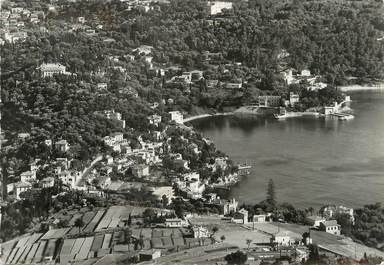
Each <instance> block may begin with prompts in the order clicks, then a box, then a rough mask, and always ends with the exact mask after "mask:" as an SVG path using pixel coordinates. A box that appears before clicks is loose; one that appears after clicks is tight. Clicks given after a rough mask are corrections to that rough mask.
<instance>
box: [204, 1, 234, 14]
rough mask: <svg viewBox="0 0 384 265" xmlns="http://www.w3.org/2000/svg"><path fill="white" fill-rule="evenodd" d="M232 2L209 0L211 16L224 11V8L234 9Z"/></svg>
mask: <svg viewBox="0 0 384 265" xmlns="http://www.w3.org/2000/svg"><path fill="white" fill-rule="evenodd" d="M232 7H233V3H232V2H222V1H214V2H208V8H209V14H210V15H211V16H213V15H217V14H220V13H222V12H223V10H224V9H232Z"/></svg>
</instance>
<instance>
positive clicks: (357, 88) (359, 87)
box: [339, 82, 384, 92]
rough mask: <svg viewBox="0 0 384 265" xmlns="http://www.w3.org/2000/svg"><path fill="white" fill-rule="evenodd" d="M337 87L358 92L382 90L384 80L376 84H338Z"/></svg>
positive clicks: (345, 90) (344, 90) (343, 90)
mask: <svg viewBox="0 0 384 265" xmlns="http://www.w3.org/2000/svg"><path fill="white" fill-rule="evenodd" d="M339 89H340V90H341V91H342V92H355V91H356V92H358V91H373V90H384V82H381V83H378V84H376V85H357V84H355V85H348V86H340V87H339Z"/></svg>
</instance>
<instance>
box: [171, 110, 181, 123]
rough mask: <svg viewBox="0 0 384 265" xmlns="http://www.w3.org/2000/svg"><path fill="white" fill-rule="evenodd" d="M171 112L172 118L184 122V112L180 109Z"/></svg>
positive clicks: (177, 121)
mask: <svg viewBox="0 0 384 265" xmlns="http://www.w3.org/2000/svg"><path fill="white" fill-rule="evenodd" d="M169 114H170V115H171V120H172V121H175V122H176V123H179V124H182V123H183V120H184V118H183V114H182V113H181V112H180V111H170V112H169Z"/></svg>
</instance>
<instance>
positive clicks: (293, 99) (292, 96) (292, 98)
mask: <svg viewBox="0 0 384 265" xmlns="http://www.w3.org/2000/svg"><path fill="white" fill-rule="evenodd" d="M299 102H300V96H299V95H298V94H296V93H293V92H290V93H289V104H290V105H291V106H292V107H294V106H295V104H296V103H299Z"/></svg>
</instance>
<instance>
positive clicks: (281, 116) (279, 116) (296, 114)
mask: <svg viewBox="0 0 384 265" xmlns="http://www.w3.org/2000/svg"><path fill="white" fill-rule="evenodd" d="M273 116H274V117H275V119H277V120H284V119H286V118H293V117H301V116H303V113H301V112H286V113H284V114H273Z"/></svg>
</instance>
